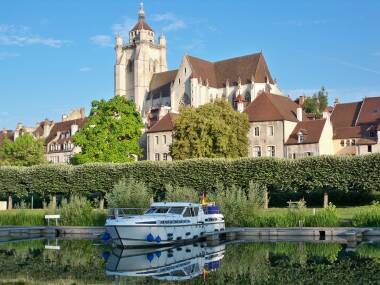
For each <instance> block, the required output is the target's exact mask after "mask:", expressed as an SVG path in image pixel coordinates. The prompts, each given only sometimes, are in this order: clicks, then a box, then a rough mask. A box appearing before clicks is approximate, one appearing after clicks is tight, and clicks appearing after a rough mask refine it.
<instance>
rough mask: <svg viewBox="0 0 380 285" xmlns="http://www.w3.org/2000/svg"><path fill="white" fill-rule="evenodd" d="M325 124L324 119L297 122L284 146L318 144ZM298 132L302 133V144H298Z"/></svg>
mask: <svg viewBox="0 0 380 285" xmlns="http://www.w3.org/2000/svg"><path fill="white" fill-rule="evenodd" d="M325 123H326V120H325V119H323V120H310V121H302V122H298V123H297V125H296V126H295V128H294V130H293V132H292V133H291V134H290V136H289V138H288V140H287V141H286V143H285V144H287V145H294V144H312V143H318V142H319V139H320V138H321V135H322V131H323V127H324V126H325ZM299 132H302V133H303V135H304V141H303V142H302V143H298V133H299Z"/></svg>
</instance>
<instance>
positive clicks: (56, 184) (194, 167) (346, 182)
mask: <svg viewBox="0 0 380 285" xmlns="http://www.w3.org/2000/svg"><path fill="white" fill-rule="evenodd" d="M122 177H127V178H129V177H133V178H134V179H136V180H140V181H143V182H145V183H147V184H148V186H149V187H150V188H151V189H153V190H155V191H156V193H160V191H161V190H162V189H163V186H164V185H165V184H169V183H170V184H172V185H178V186H188V187H192V188H194V189H196V190H198V191H212V190H213V189H215V185H216V184H217V183H223V184H224V185H225V186H231V185H233V184H235V185H236V186H239V187H242V188H245V187H247V186H248V184H249V181H255V182H261V183H263V184H265V185H266V186H267V187H268V189H269V191H270V193H273V194H275V193H289V192H290V193H304V194H306V195H308V194H310V193H315V192H317V191H322V192H324V191H327V192H339V193H348V192H351V193H377V194H378V193H380V154H372V155H365V156H354V157H338V156H319V157H309V158H304V159H296V160H289V159H274V158H241V159H236V160H227V159H196V160H184V161H173V162H152V161H143V162H132V163H125V164H109V163H99V164H84V165H80V166H69V165H39V166H33V167H4V166H3V167H0V194H5V193H14V194H25V193H28V192H31V191H32V192H37V193H40V194H44V195H46V194H50V193H83V194H85V193H93V192H100V193H107V192H110V191H111V190H112V189H113V186H114V184H115V183H116V182H118V181H119V180H120V179H121V178H122Z"/></svg>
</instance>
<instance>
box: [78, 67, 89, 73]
mask: <svg viewBox="0 0 380 285" xmlns="http://www.w3.org/2000/svg"><path fill="white" fill-rule="evenodd" d="M91 70H92V69H91V67H88V66H83V67H81V68H79V71H80V72H90V71H91Z"/></svg>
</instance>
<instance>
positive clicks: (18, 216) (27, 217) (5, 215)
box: [0, 209, 47, 226]
mask: <svg viewBox="0 0 380 285" xmlns="http://www.w3.org/2000/svg"><path fill="white" fill-rule="evenodd" d="M46 213H47V211H45V210H28V209H14V210H6V211H0V225H1V226H16V225H17V226H41V225H44V223H45V218H44V216H45V214H46Z"/></svg>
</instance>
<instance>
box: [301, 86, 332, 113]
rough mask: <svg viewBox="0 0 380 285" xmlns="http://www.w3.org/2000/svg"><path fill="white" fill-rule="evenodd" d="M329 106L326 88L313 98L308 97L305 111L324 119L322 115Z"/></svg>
mask: <svg viewBox="0 0 380 285" xmlns="http://www.w3.org/2000/svg"><path fill="white" fill-rule="evenodd" d="M327 106H328V93H327V91H326V89H325V87H323V86H322V87H321V90H319V91H318V92H317V93H314V95H313V96H312V97H306V99H305V102H304V104H303V109H304V111H305V112H306V113H310V114H314V115H315V117H317V118H320V117H322V113H323V112H324V110H325V109H326V108H327Z"/></svg>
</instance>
